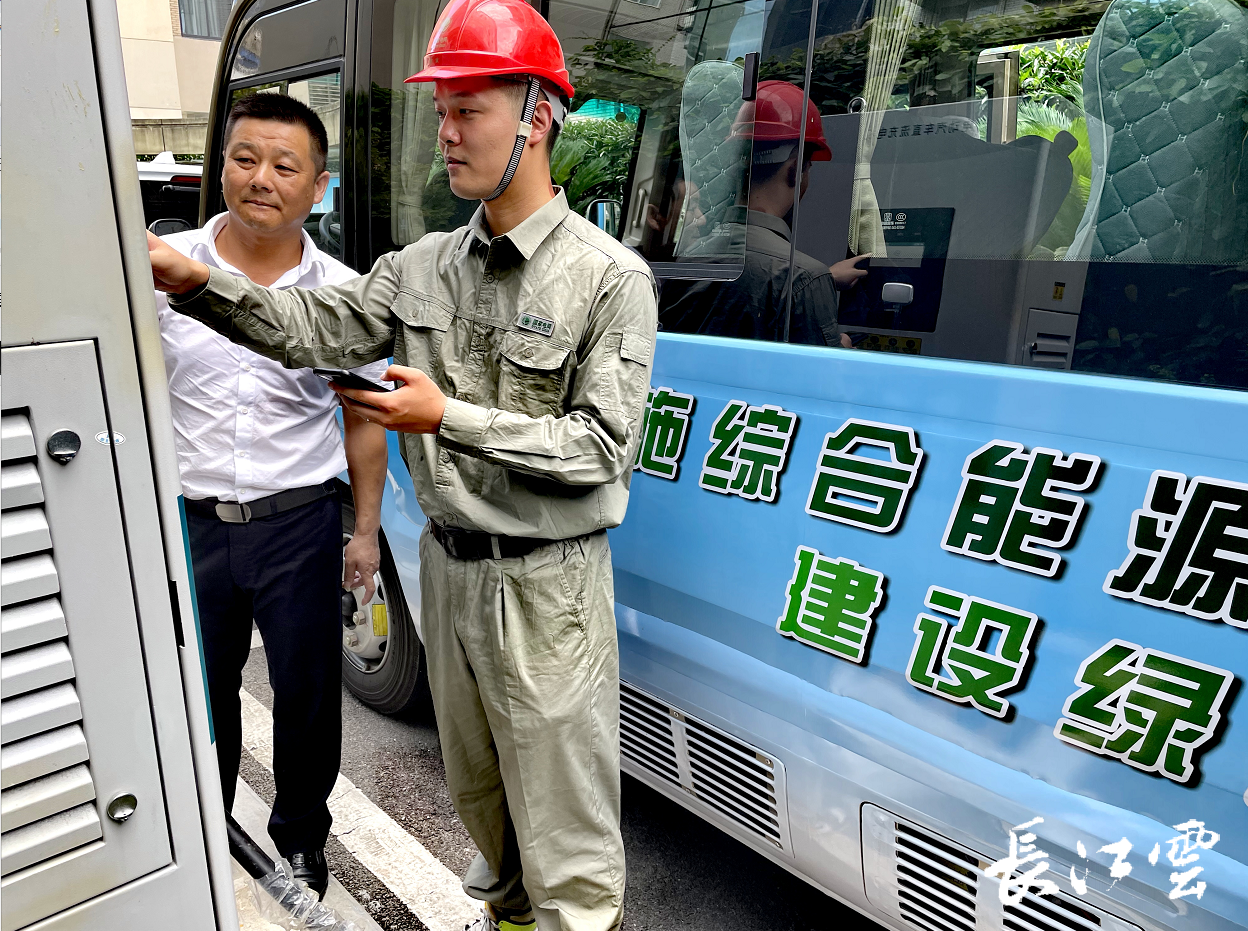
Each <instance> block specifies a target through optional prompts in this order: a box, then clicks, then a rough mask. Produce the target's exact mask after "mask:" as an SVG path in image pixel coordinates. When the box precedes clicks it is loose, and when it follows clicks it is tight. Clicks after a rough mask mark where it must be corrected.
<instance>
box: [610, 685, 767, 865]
mask: <svg viewBox="0 0 1248 931" xmlns="http://www.w3.org/2000/svg"><path fill="white" fill-rule="evenodd" d="M620 752H621V756H622V757H623V767H624V769H625V771H627V772H629V773H630V774H631V775H634V776H636V777H637V778H638V779H641V780H642V781H643V782H646V783H648V784H650V785H652V786H654V787H655V788H657V789H659V790H660V791H664V792H666V793H667V794H669V795H672V796H674V797H675V798H677V799H678V800H679V801H680V802H681V803H682V804H684V805H686V806H687V807H689V808H691V809H693V810H694V811H696V812H697V813H698V814H700V815H702V816H703V817H705V818H706V819H707V820H708V821H711V822H713V823H715V824H717V825H718V826H720V827H721V828H723V829H724V830H727V831H729V832H730V833H733V834H736V835H742V834H745V835H746V836H747V837H750V838H752V839H754V840H760V839H761V840H763V841H764V842H766V843H767V844H768V845H769V846H770V847H772V848H776V849H779V850H782V851H784V852H785V853H791V841H790V836H789V818H788V810H787V806H786V798H785V791H784V786H785V781H784V766H783V765H782V764H781V763H780V762H779V761H778V760H775V759H773V758H772V757H771V756H769V755H768V754H766V753H764V752H763V751H761V750H759V749H758V748H757V747H752V746H750V745H749V744H747V743H744V742H743V741H741V740H739V739H737V738H736V737H733V736H732V735H731V734H728V733H726V732H725V731H721V730H720V729H719V728H717V727H713V726H712V725H710V724H707V723H706V722H704V721H700V720H698V719H697V718H693V717H691V716H689V715H687V714H685V713H684V712H682V711H680V710H678V709H676V708H673V707H671V706H670V705H668V704H667V703H665V702H662V701H660V700H659V699H657V698H655V697H654V696H652V695H650V694H648V693H646V692H643V691H642V690H641V689H639V688H637V687H636V686H634V685H630V684H629V683H627V682H621V683H620ZM673 789H675V790H677V791H676V792H673V791H672V790H673Z"/></svg>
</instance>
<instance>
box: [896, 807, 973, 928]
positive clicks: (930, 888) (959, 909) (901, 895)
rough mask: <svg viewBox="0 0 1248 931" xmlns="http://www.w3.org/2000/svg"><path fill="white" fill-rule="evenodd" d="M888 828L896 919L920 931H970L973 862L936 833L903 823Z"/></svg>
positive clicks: (971, 926)
mask: <svg viewBox="0 0 1248 931" xmlns="http://www.w3.org/2000/svg"><path fill="white" fill-rule="evenodd" d="M893 827H894V831H895V832H896V833H895V836H894V843H895V845H896V846H895V848H894V849H895V852H896V853H895V856H896V860H895V869H896V874H897V900H898V901H897V907H898V908H899V909H900V910H901V915H902V917H903V918H904V919H905V920H906V921H907V922H909V923H910V924H912V925H915V926H917V927H919V928H923V929H924V931H945V929H954V931H974V929H975V896H976V893H977V891H978V888H979V875H980V874H979V861H978V860H977V859H976V858H975V857H972V856H969V855H967V854H965V853H963V852H962V851H960V850H958V849H957V848H956V847H953V846H951V845H950V844H949V843H948V842H947V841H945V840H944V839H943V838H941V837H940V836H939V835H936V834H932V833H931V832H928V831H924V830H922V829H921V828H917V827H915V826H913V825H910V824H907V823H905V822H903V821H897V822H895V823H894V825H893Z"/></svg>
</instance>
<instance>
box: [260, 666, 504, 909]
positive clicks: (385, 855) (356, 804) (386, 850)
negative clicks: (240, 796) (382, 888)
mask: <svg viewBox="0 0 1248 931" xmlns="http://www.w3.org/2000/svg"><path fill="white" fill-rule="evenodd" d="M239 697H240V698H241V699H242V704H243V708H242V710H243V747H244V748H245V749H246V750H247V752H248V753H250V754H251V755H252V756H253V757H255V759H256V762H257V763H259V764H260V765H261V766H263V767H264V768H265V769H268V770H270V771H272V769H273V716H272V714H270V713H269V709H267V708H266V707H264V705H262V704H260V702H259V701H257V700H256V699H255V697H253V696H252V695H250V694H249V693H248V692H247V690H246V689H243V690H242V691H241V692H240V694H239ZM414 789H415V787H414V786H413V790H414ZM329 811H330V814H331V815H333V818H334V823H333V826H332V827H331V828H330V831H331V832H332V833H333V835H334V836H335V837H337V838H338V840H339V841H340V842H341V843H342V845H343V846H344V847H346V848H347V850H349V851H350V852H351V855H352V856H354V857H355V858H356V859H357V860H359V861H360V863H361V865H363V866H364V867H365V868H367V869H368V870H369V871H370V872H371V873H372V874H373V875H374V876H376V877H377V878H378V879H379V880H381V881H382V882H383V883H384V884H385V885H386V887H387V888H388V889H389V890H390V891H391V892H393V893H394V894H395V896H397V897H398V898H399V899H400V900H401V901H402V902H403V904H405V905H406V906H407V907H408V908H410V909H411V910H412V912H413V913H415V915H416V917H417V918H419V919H420V920H421V921H422V922H424V924H425V927H427V928H428V929H429V931H462V929H463V927H464V925H466V924H468V923H469V922H471V921H473V920H475V919H476V918H477V917H478V916H479V915H480V914H481V903H480V902H477V901H476V900H475V899H472V898H470V897H469V896H467V895H466V894H465V893H464V890H463V887H462V886H461V885H460V881H459V877H457V876H456V875H455V874H454V873H452V872H451V871H450V870H448V869H447V868H446V867H445V866H443V865H442V863H441V861H439V860H438V858H437V857H435V856H434V855H433V854H431V853H430V852H429V851H428V850H426V849H425V848H424V846H423V845H422V844H421V843H420V841H418V840H416V838H414V837H412V835H411V834H409V833H408V832H407V831H406V830H405V829H404V828H403V827H401V826H400V825H399V824H398V823H397V822H396V821H395V820H394V819H393V818H391V817H390V816H389V815H387V814H386V813H385V812H384V811H382V810H381V809H380V808H378V807H377V806H376V805H375V804H373V803H372V802H371V801H369V799H368V797H367V796H365V795H364V793H363V792H361V791H360V790H359V789H358V788H356V786H355V784H354V783H353V782H351V780H350V779H348V778H347V777H346V776H344V775H342V773H339V774H338V781H337V782H335V783H334V789H333V791H332V792H331V793H330V796H329Z"/></svg>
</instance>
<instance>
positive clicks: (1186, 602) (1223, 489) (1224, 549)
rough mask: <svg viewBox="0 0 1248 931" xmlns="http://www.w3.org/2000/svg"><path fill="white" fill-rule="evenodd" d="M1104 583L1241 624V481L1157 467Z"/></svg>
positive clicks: (1247, 581)
mask: <svg viewBox="0 0 1248 931" xmlns="http://www.w3.org/2000/svg"><path fill="white" fill-rule="evenodd" d="M1127 549H1128V555H1127V558H1126V560H1125V561H1124V562H1123V564H1122V566H1121V567H1119V568H1118V569H1115V570H1114V571H1113V572H1110V573H1109V575H1108V576H1107V577H1106V579H1105V585H1104V590H1105V592H1106V593H1108V594H1110V595H1114V596H1116V597H1118V598H1129V599H1131V600H1133V601H1138V602H1140V603H1141V604H1147V605H1153V606H1154V607H1158V608H1165V609H1166V610H1169V611H1179V612H1182V613H1183V614H1187V615H1189V616H1191V617H1198V618H1202V619H1203V620H1208V621H1223V622H1225V623H1227V624H1230V625H1231V626H1233V627H1240V628H1248V485H1245V484H1241V483H1240V482H1231V481H1225V480H1223V479H1216V478H1205V477H1203V476H1202V477H1197V478H1193V479H1191V480H1190V481H1189V480H1188V478H1187V476H1186V475H1183V474H1181V473H1178V472H1164V471H1157V472H1154V473H1153V476H1152V479H1151V480H1150V481H1149V483H1148V492H1147V493H1146V495H1145V498H1144V507H1143V508H1141V509H1140V510H1138V511H1136V512H1135V513H1134V514H1133V515H1132V517H1131V531H1130V535H1129V536H1128V538H1127Z"/></svg>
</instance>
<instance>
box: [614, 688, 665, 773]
mask: <svg viewBox="0 0 1248 931" xmlns="http://www.w3.org/2000/svg"><path fill="white" fill-rule="evenodd" d="M672 721H673V718H672V716H671V714H670V712H669V711H668V709H667V706H666V705H664V704H663V703H661V702H660V701H658V700H657V699H654V698H651V697H650V696H649V695H647V694H646V693H645V692H642V691H641V690H639V689H635V688H633V687H632V686H631V685H629V684H628V683H627V682H621V683H620V753H621V754H622V755H623V756H624V757H626V758H627V759H629V760H630V761H632V762H633V763H635V764H636V765H637V766H640V767H642V768H643V769H645V770H647V771H648V772H651V773H653V774H654V775H656V776H658V777H659V778H660V779H665V780H667V781H668V782H671V783H673V784H675V785H680V769H679V767H678V766H677V764H676V741H675V739H674V738H673V736H672Z"/></svg>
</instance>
